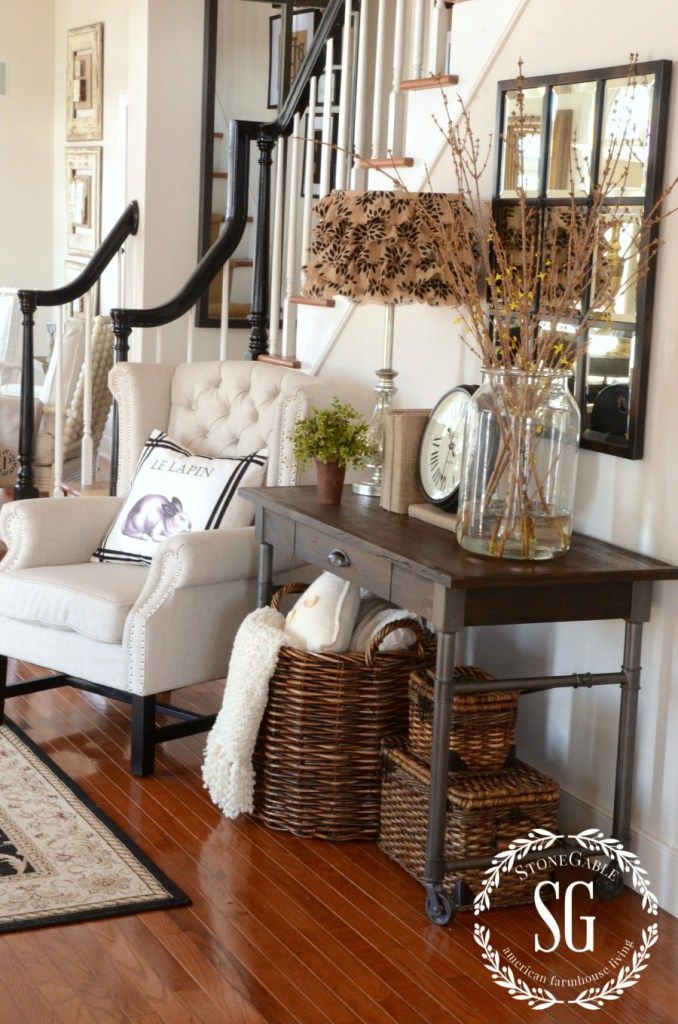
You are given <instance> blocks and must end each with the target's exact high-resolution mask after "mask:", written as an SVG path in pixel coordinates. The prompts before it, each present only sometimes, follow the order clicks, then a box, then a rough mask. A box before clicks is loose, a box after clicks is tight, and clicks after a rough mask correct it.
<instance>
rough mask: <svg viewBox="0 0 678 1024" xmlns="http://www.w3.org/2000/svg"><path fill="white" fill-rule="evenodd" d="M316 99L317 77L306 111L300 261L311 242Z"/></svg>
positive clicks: (301, 263)
mask: <svg viewBox="0 0 678 1024" xmlns="http://www.w3.org/2000/svg"><path fill="white" fill-rule="evenodd" d="M317 101H318V79H317V78H316V77H315V76H314V77H313V78H312V79H311V87H310V90H309V99H308V112H307V114H306V163H305V165H304V212H303V218H302V222H301V262H300V266H303V265H304V263H305V262H306V253H307V252H308V247H309V245H310V244H311V228H312V225H313V166H314V159H313V158H314V156H315V145H314V143H315V111H316V106H317Z"/></svg>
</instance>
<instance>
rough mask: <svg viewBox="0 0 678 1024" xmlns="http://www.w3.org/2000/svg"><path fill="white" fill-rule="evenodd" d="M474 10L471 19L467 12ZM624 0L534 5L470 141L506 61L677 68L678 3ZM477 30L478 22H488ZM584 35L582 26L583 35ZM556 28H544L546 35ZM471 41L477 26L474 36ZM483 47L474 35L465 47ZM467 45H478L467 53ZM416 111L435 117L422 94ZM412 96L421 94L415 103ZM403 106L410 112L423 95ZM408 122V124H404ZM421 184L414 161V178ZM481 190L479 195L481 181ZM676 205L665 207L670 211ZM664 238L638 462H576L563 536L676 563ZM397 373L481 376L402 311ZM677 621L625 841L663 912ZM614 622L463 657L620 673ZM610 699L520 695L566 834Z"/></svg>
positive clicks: (611, 737) (408, 387) (677, 256)
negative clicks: (672, 63)
mask: <svg viewBox="0 0 678 1024" xmlns="http://www.w3.org/2000/svg"><path fill="white" fill-rule="evenodd" d="M516 6H517V4H516V3H515V2H514V0H474V3H472V4H464V5H462V6H461V7H460V10H459V12H458V13H456V12H455V19H456V23H457V26H459V27H461V29H462V30H463V24H464V19H465V18H469V19H470V18H472V17H478V18H479V19H480V22H481V23H482V19H483V18H484V17H485V18H486V19H487V18H489V16H490V14H491V15H492V18H494V15H495V13H496V12H497V10H498V9H500V13H501V12H502V11H503V12H504V14H505V15H506V16H508V15H510V14H511V12H512V11H513V10H514V9H515V8H516ZM473 12H476V13H475V14H474V13H473ZM635 13H636V5H635V4H634V3H632V2H631V0H624V2H623V3H622V4H621V5H620V4H619V2H618V0H598V3H595V4H591V3H590V2H588V0H571V2H570V3H569V4H567V6H566V8H565V9H564V8H563V4H562V0H531V3H528V4H527V6H526V9H525V12H524V14H523V15H522V18H521V19H520V21H519V22H518V24H517V26H516V27H515V29H514V31H513V32H512V34H511V36H510V38H509V40H508V43H507V45H505V46H504V48H503V49H502V51H501V52H500V53H499V55H498V56H497V57H496V59H495V60H494V62H493V64H492V66H491V68H490V69H489V73H488V75H487V78H486V80H485V82H484V84H483V85H482V87H481V88H480V90H479V92H478V95H477V97H476V99H475V101H474V102H473V104H472V113H473V123H474V128H475V131H476V132H477V133H478V134H479V135H480V137H481V138H483V137H485V136H487V135H488V134H489V133H490V132H491V131H493V130H494V121H495V105H496V83H497V81H498V80H500V79H505V78H512V77H515V73H516V62H517V60H518V57H519V56H522V58H523V59H524V61H525V73H526V74H527V75H528V76H529V75H540V74H547V73H556V72H564V71H575V70H577V69H581V70H585V69H589V68H595V67H605V66H608V65H616V64H624V63H625V61H626V60H627V56H628V54H629V52H630V51H631V50H634V51H636V50H637V51H638V52H639V56H640V60H641V61H642V60H654V59H660V58H669V59H674V60H676V59H678V5H675V4H666V3H665V2H664V0H646V2H645V3H644V4H643V11H642V17H635V16H634V15H635ZM487 24H488V26H490V24H491V19H490V21H487ZM583 25H585V26H586V31H582V26H583ZM554 26H556V27H557V29H556V28H554ZM479 31H480V30H479V29H478V28H477V27H476V32H479ZM476 38H477V40H483V37H482V34H480V35H477V36H476ZM479 50H481V48H480V47H476V48H475V53H476V54H478V53H479ZM456 52H457V53H464V54H465V56H464V61H465V65H466V66H465V67H464V68H463V70H462V77H461V81H460V88H461V90H462V92H463V91H464V90H466V89H467V88H468V87H469V84H470V79H471V78H472V77H474V76H475V75H476V74H477V73H478V70H479V64H480V63H482V56H476V57H475V58H474V60H475V66H474V64H473V61H471V59H470V57H469V56H466V55H467V54H473V52H474V51H473V49H472V48H470V47H461V48H457V51H456ZM677 89H678V82H677V81H676V80H675V77H674V87H673V90H672V97H671V109H670V119H669V136H668V148H667V155H666V179H667V180H671V179H672V178H673V177H674V176H675V175H676V174H678V95H677V94H676V93H677ZM428 95H429V97H430V98H429V99H428V100H424V102H429V103H431V105H432V106H433V105H434V104H435V103H436V98H435V96H430V94H428ZM422 96H424V94H422ZM415 102H418V103H421V102H422V100H421V99H419V100H416V101H415ZM414 120H415V123H416V124H417V126H418V128H417V131H418V132H419V136H418V146H417V148H416V149H414V148H413V147H415V144H416V142H417V139H416V138H415V137H413V136H412V135H410V136H409V137H408V141H409V150H410V151H409V152H408V154H407V155H412V156H415V157H416V156H424V155H425V156H426V159H427V160H430V159H431V157H432V155H434V151H435V150H436V149H437V148H438V144H437V143H435V141H434V138H435V137H434V135H433V134H432V129H431V125H430V120H429V118H428V117H425V116H423V112H422V116H418V117H417V118H416V119H414ZM410 124H412V120H411V122H410ZM419 175H421V165H420V168H419ZM434 187H436V188H441V189H447V190H452V189H453V187H454V182H453V179H452V175H451V172H450V170H449V164H448V162H447V160H446V159H442V160H441V161H440V163H439V164H438V166H437V168H436V171H435V173H434ZM485 191H486V194H487V196H488V197H489V196H490V194H491V182H490V180H489V174H488V179H487V181H486V187H485ZM677 199H678V196H676V197H674V201H673V202H674V205H675V203H676V200H677ZM663 235H664V239H665V242H666V245H665V248H664V249H663V251H662V252H661V254H660V259H659V266H658V275H657V293H656V299H655V320H654V329H653V340H652V365H651V373H650V381H649V394H648V399H649V400H648V414H647V426H646V444H645V457H644V459H643V460H642V461H640V462H629V461H626V460H624V459H619V458H614V457H611V456H606V455H599V454H596V453H592V452H582V454H581V458H580V464H579V477H578V491H577V508H576V527H577V529H579V530H580V531H583V532H585V533H589V534H591V535H593V536H596V537H600V538H603V539H605V540H608V541H613V542H615V543H618V544H621V545H625V546H628V547H630V548H634V549H637V550H639V551H643V552H645V553H647V554H652V555H655V556H657V557H659V558H663V559H666V560H668V561H673V562H678V528H677V526H676V512H675V510H676V508H677V507H678V463H677V461H676V457H675V449H676V440H677V438H678V410H677V408H676V404H675V401H674V396H675V394H676V392H677V391H678V360H677V359H676V323H677V322H678V290H676V288H675V285H674V280H673V279H674V277H675V266H676V264H677V262H678V221H676V219H675V218H672V219H671V220H670V221H669V222H667V223H666V224H665V225H664V227H663ZM381 315H382V314H381V313H380V311H379V310H378V309H376V308H370V307H364V308H362V309H360V310H358V311H357V312H356V313H355V314H354V316H353V318H352V319H351V321H350V325H349V328H348V330H347V331H346V333H345V334H344V336H343V337H342V338H341V340H340V342H339V343H338V345H337V346H336V347H335V349H334V351H333V352H332V354H331V355H330V357H329V359H328V361H327V364H326V366H325V368H324V369H323V374H324V375H325V374H326V375H328V376H339V377H344V378H346V379H350V380H355V381H361V382H364V381H365V380H368V379H369V378H370V376H371V371H372V370H373V369H374V367H375V366H376V365H377V363H378V361H379V359H380V344H379V343H378V337H377V336H375V335H376V331H377V330H378V325H379V318H380V316H381ZM395 361H396V367H397V369H398V370H399V371H400V374H399V377H398V385H399V387H400V394H399V396H398V397H399V403H400V405H401V406H424V405H427V406H430V405H431V404H432V403H433V402H434V401H435V400H436V399H437V398H438V397H439V395H440V394H441V393H442V392H443V391H445V390H446V389H447V388H449V387H451V386H452V385H454V384H458V383H461V382H464V381H468V382H471V381H473V380H477V379H478V366H477V364H476V363H475V361H474V360H473V359H471V358H469V356H468V354H466V353H464V350H463V348H462V344H461V342H460V339H459V337H458V331H457V329H456V328H455V327H454V326H453V324H452V315H450V314H446V313H445V311H440V310H434V311H428V310H426V309H423V308H417V307H411V308H409V309H402V310H401V309H399V310H398V311H397V316H396V347H395ZM677 618H678V584H662V585H659V586H657V587H656V594H655V601H654V606H653V616H652V621H651V623H650V624H649V626H648V627H647V628H646V630H645V639H644V647H643V680H642V691H641V696H640V718H639V730H638V751H637V769H636V770H637V775H636V786H635V794H634V803H633V818H632V825H633V832H634V843H635V846H636V848H637V849H638V852H639V853H640V855H641V857H642V858H643V861H644V863H645V865H646V867H647V868H648V870H649V872H650V875H651V878H652V881H653V884H654V887H655V888H654V891H655V892H656V893H657V894H658V896H659V898H660V901H661V902H662V904H663V905H664V906H665V907H666V908H667V909H670V910H671V911H672V912H673V913H674V914H678V813H677V811H678V800H677V792H676V788H677V780H678V687H677V686H676V685H675V680H676V678H677V677H678V649H677V645H676V642H675V640H674V636H675V634H676V621H677ZM622 637H623V626H622V624H620V623H596V624H590V625H589V624H580V625H554V626H552V625H544V626H534V627H506V628H502V629H493V630H488V629H486V630H482V631H478V632H477V634H476V635H475V636H472V637H470V638H469V645H468V646H469V650H468V651H467V656H470V657H472V659H473V660H474V661H475V662H476V663H478V664H480V665H483V666H484V667H485V668H488V669H490V670H492V671H494V672H495V673H498V674H502V675H507V676H511V675H517V674H520V673H525V674H530V673H539V672H542V671H547V672H555V673H569V672H574V671H579V672H581V671H594V672H595V671H604V670H610V669H612V670H617V669H618V668H619V666H620V663H621V655H622V648H621V644H622ZM618 706H619V692H618V691H617V690H616V689H614V690H613V689H609V690H608V689H599V690H592V691H583V692H573V691H555V692H552V693H549V694H539V695H532V696H529V697H525V698H523V700H522V705H521V712H520V723H519V750H520V752H521V753H522V755H523V756H524V757H525V758H527V759H528V760H529V761H531V762H532V763H534V764H536V765H538V766H541V767H543V768H545V769H546V770H547V771H549V772H550V773H552V774H553V775H554V776H555V777H557V778H558V779H559V780H560V782H561V784H562V787H563V800H562V805H563V816H564V821H565V822H566V823H567V824H571V825H575V826H576V825H580V824H583V825H592V824H596V823H599V824H601V825H603V826H604V827H605V828H607V829H609V827H610V821H611V811H612V797H613V793H612V780H613V774H614V761H615V754H616V730H617V709H618Z"/></svg>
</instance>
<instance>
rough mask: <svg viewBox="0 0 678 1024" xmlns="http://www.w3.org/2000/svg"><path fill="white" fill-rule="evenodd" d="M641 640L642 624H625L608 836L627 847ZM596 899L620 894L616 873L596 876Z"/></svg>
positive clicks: (612, 897) (629, 828) (609, 898)
mask: <svg viewBox="0 0 678 1024" xmlns="http://www.w3.org/2000/svg"><path fill="white" fill-rule="evenodd" d="M642 637H643V624H642V622H631V621H628V622H627V623H626V632H625V635H624V664H623V665H622V671H623V673H624V676H625V679H624V682H623V683H622V684H621V703H620V707H619V739H618V741H617V768H616V772H615V779H614V812H613V818H612V835H613V836H614V838H615V839H618V840H619V842H620V843H622V845H623V846H625V847H628V843H629V839H630V836H631V797H632V794H633V767H634V758H635V752H636V722H637V718H638V693H639V691H640V650H641V643H642ZM593 884H594V888H595V892H596V895H597V896H599V897H600V898H601V899H603V900H611V899H614V898H615V897H616V896H618V895H619V893H620V892H621V890H622V887H623V884H624V882H623V878H622V875H621V873H620V872H619V871H616V870H615V871H612V872H611V873H610V872H606V871H602V872H599V873H598V874H597V875H596V877H595V879H594V883H593Z"/></svg>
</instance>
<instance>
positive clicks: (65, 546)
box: [0, 497, 122, 572]
mask: <svg viewBox="0 0 678 1024" xmlns="http://www.w3.org/2000/svg"><path fill="white" fill-rule="evenodd" d="M121 505H122V498H109V497H91V498H35V499H33V500H31V501H13V502H10V503H9V504H7V505H4V506H3V508H2V512H0V539H2V540H3V541H4V543H5V544H6V545H7V548H8V551H7V554H6V555H5V557H4V559H3V560H2V562H1V563H0V571H1V572H6V571H8V570H10V569H12V570H13V569H32V568H35V567H37V566H41V565H72V564H76V563H79V562H87V561H88V560H89V558H90V555H91V554H92V553H93V552H94V551H95V549H96V548H97V546H98V545H99V542H100V541H101V538H102V537H103V535H104V533H105V532H106V529H107V528H108V527H109V526H110V525H111V523H112V522H113V519H114V518H115V515H116V513H117V512H118V509H119V508H120V506H121Z"/></svg>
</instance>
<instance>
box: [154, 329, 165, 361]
mask: <svg viewBox="0 0 678 1024" xmlns="http://www.w3.org/2000/svg"><path fill="white" fill-rule="evenodd" d="M162 355H163V344H162V327H156V329H155V361H156V363H161V362H162Z"/></svg>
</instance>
